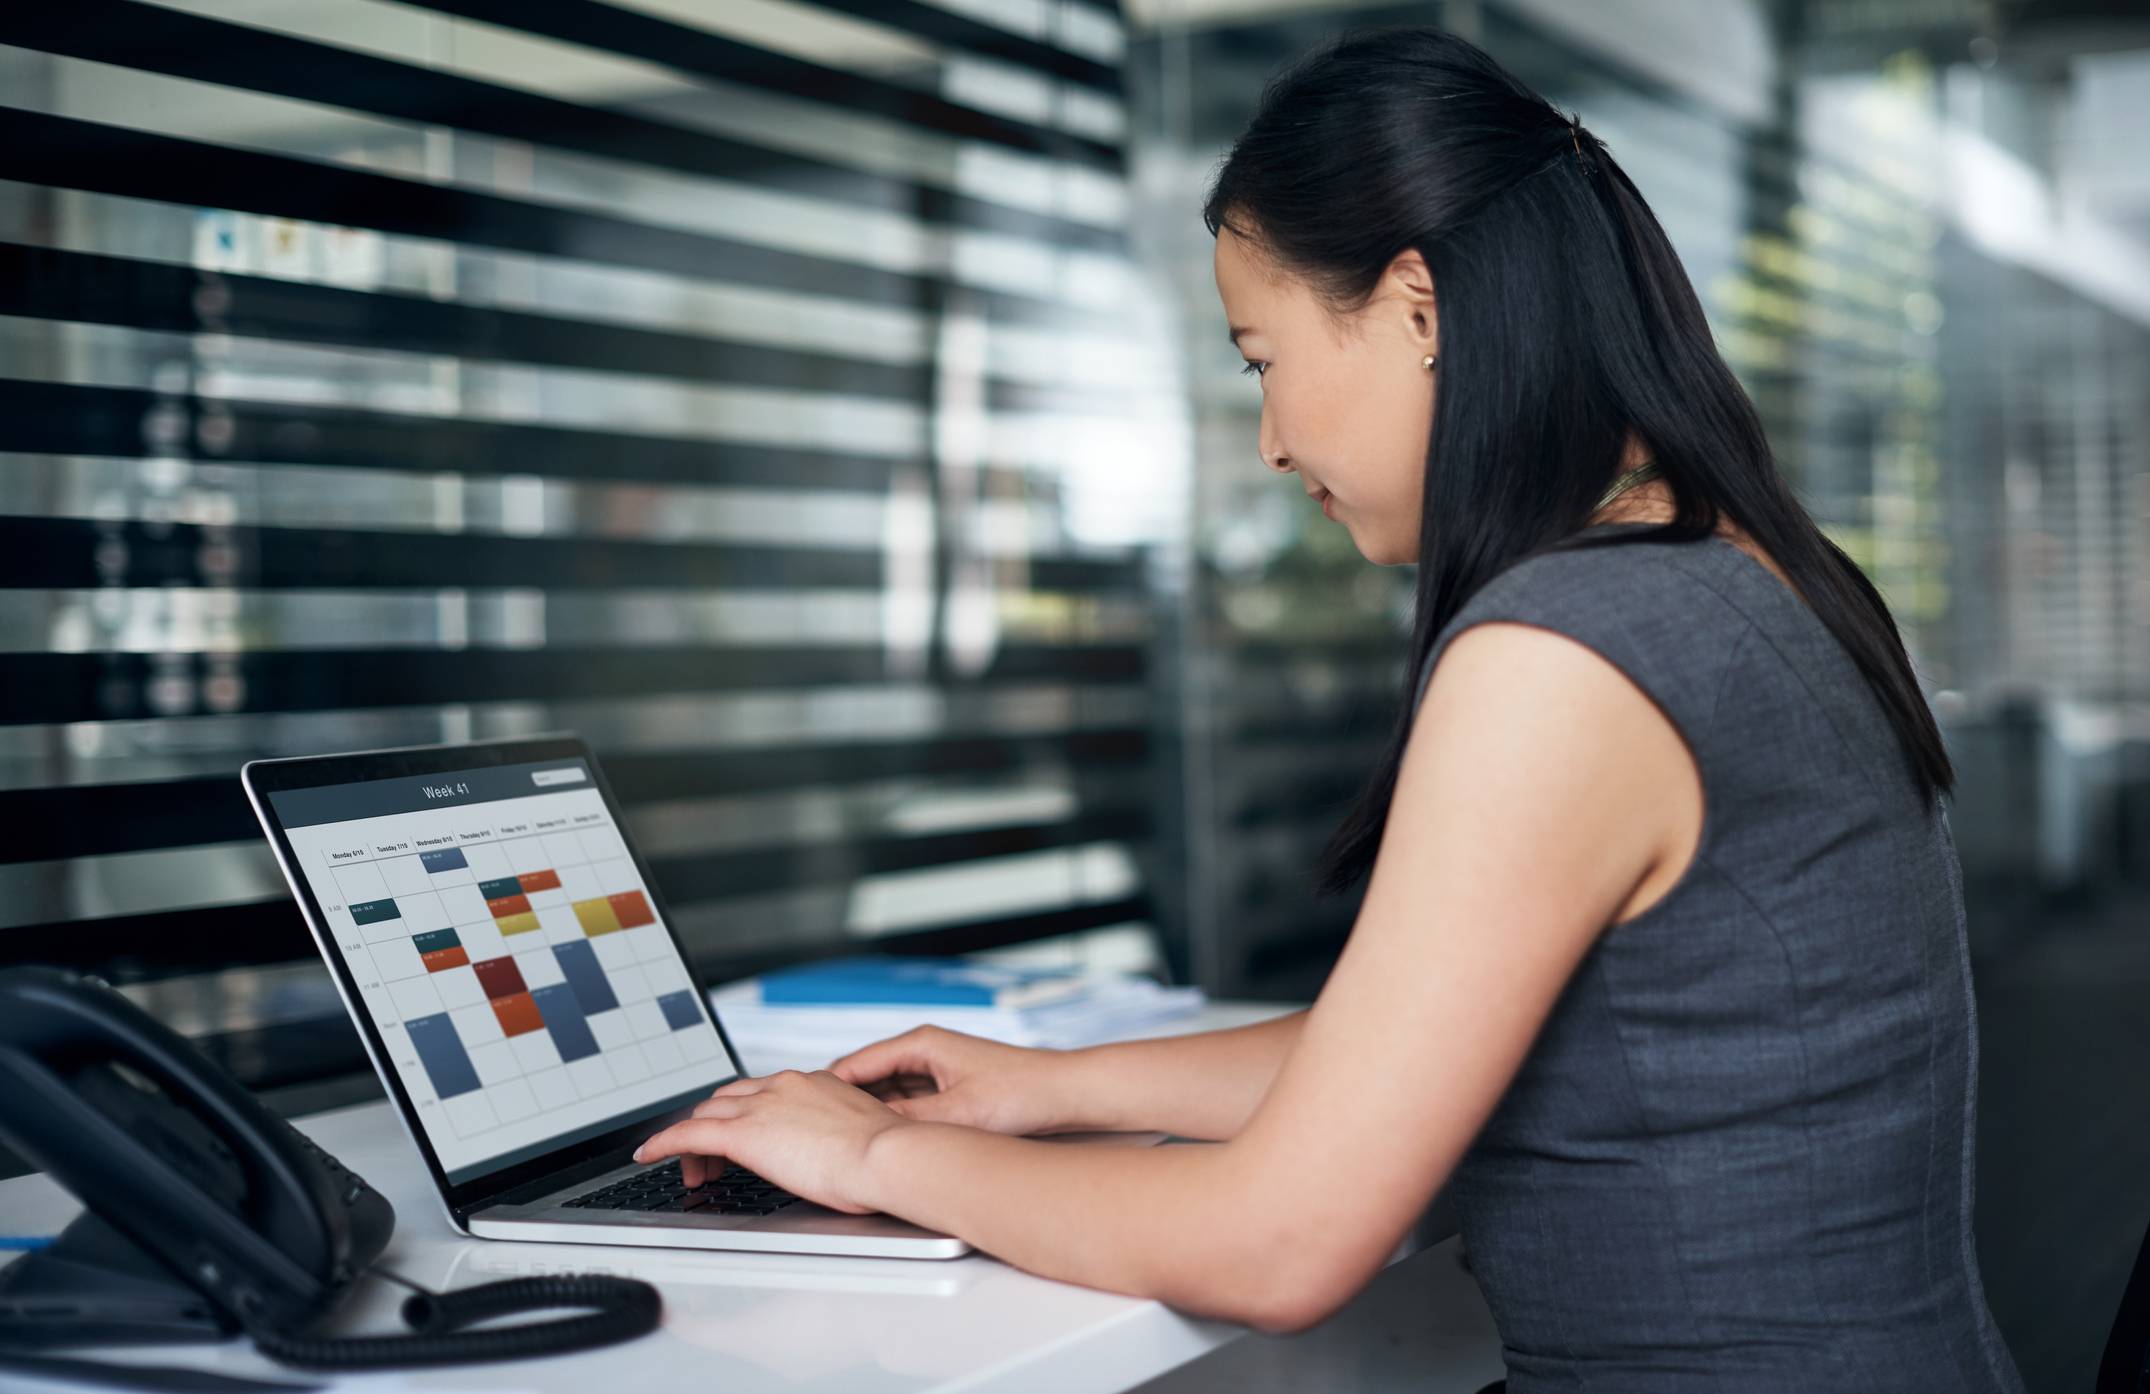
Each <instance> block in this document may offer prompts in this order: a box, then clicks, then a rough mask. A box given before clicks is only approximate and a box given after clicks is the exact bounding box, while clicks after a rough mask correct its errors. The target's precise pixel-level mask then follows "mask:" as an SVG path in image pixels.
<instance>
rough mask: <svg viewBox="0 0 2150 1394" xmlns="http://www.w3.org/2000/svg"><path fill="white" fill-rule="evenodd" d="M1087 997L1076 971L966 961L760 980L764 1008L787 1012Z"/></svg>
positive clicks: (923, 961)
mask: <svg viewBox="0 0 2150 1394" xmlns="http://www.w3.org/2000/svg"><path fill="white" fill-rule="evenodd" d="M1085 990H1086V984H1085V982H1084V980H1083V977H1082V975H1081V972H1080V970H1078V969H1074V968H1016V967H1010V966H1007V965H1004V964H998V963H980V962H977V961H975V960H973V959H967V958H894V957H881V956H869V957H858V958H838V959H831V960H829V961H828V962H826V963H806V964H801V965H800V966H799V967H796V968H779V969H777V970H776V971H774V972H770V973H764V974H763V975H762V977H761V1000H762V1002H763V1003H764V1004H765V1005H768V1006H785V1007H1031V1006H1036V1005H1038V1004H1039V1003H1041V1002H1052V1001H1059V1000H1061V999H1064V998H1068V997H1074V996H1077V995H1080V994H1081V993H1082V992H1084V991H1085Z"/></svg>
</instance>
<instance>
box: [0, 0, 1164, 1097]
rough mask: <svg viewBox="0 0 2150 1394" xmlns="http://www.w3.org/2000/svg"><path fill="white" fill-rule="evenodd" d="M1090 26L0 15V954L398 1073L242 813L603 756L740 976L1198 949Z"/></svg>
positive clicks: (922, 8) (553, 2) (1033, 4)
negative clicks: (333, 980) (267, 784)
mask: <svg viewBox="0 0 2150 1394" xmlns="http://www.w3.org/2000/svg"><path fill="white" fill-rule="evenodd" d="M1123 43H1124V39H1123V36H1122V31H1121V26H1120V20H1119V17H1118V15H1117V13H1116V12H1115V11H1114V10H1112V9H1110V8H1106V7H1101V6H1099V5H1097V4H1095V3H1091V2H1090V0H1030V2H1029V3H1014V2H1013V0H1010V3H1007V4H999V5H996V4H992V3H987V2H986V0H964V3H949V4H946V5H942V4H933V3H912V2H910V0H875V3H860V2H859V0H827V2H826V3H821V4H806V3H791V2H790V0H754V2H753V3H736V4H735V3H727V2H726V0H634V3H622V4H619V5H607V4H597V3H588V2H587V0H517V3H513V4H510V3H506V2H505V0H442V2H441V3H436V4H432V5H429V6H424V7H418V6H410V5H403V4H391V3H379V2H377V0H342V2H340V3H338V4H336V5H327V6H275V5H263V4H258V3H248V0H174V2H173V3H170V4H162V5H160V4H147V3H136V0H71V3H69V4H67V5H62V6H8V7H5V8H4V9H0V586H4V587H6V588H7V590H8V598H7V601H6V604H5V611H6V616H5V618H4V619H0V675H4V677H0V827H4V829H5V831H4V834H0V859H4V863H0V887H4V888H5V889H6V892H7V894H6V896H5V899H4V901H0V916H4V917H5V919H4V921H0V929H4V932H5V940H4V942H5V945H6V949H5V952H4V955H0V957H4V959H5V961H9V962H46V963H62V964H68V965H73V966H78V967H82V968H86V969H92V970H95V971H98V972H102V973H104V974H106V975H108V976H110V977H112V978H114V979H115V980H116V981H119V982H121V983H123V984H125V985H127V986H128V988H129V990H130V991H131V992H133V993H135V994H136V995H137V996H138V997H141V998H143V999H145V1000H148V1001H150V1002H151V1003H152V1004H153V1005H154V1006H156V1007H157V1008H158V1009H159V1010H160V1011H161V1012H163V1013H164V1014H165V1015H166V1016H168V1017H169V1018H170V1019H172V1020H174V1021H175V1022H177V1023H178V1024H179V1025H181V1026H182V1028H183V1029H186V1030H188V1031H189V1032H190V1033H192V1034H194V1035H195V1036H196V1037H198V1038H199V1039H202V1040H203V1041H205V1042H207V1043H208V1044H210V1045H211V1046H212V1048H213V1049H215V1050H216V1051H218V1052H219V1053H221V1055H222V1056H223V1058H224V1059H225V1060H226V1061H227V1062H228V1063H230V1064H231V1065H233V1066H234V1067H235V1068H237V1069H238V1070H239V1072H240V1073H241V1075H242V1077H244V1078H246V1079H247V1080H248V1081H249V1082H251V1083H253V1084H255V1085H257V1086H263V1087H275V1086H281V1085H294V1084H300V1083H305V1082H309V1081H321V1080H333V1079H348V1078H350V1077H351V1075H352V1072H354V1071H357V1070H359V1069H360V1068H361V1066H362V1062H361V1060H360V1058H359V1056H358V1054H357V1050H356V1041H355V1038H354V1037H353V1036H352V1035H351V1034H350V1032H349V1029H348V1027H347V1025H346V1024H345V1023H344V1021H343V1019H342V1014H341V1011H340V1009H339V1008H338V1007H337V1006H336V1004H335V1001H334V999H333V997H332V995H331V994H330V993H329V991H328V987H327V980H326V977H325V975H324V974H323V973H322V971H321V970H320V968H319V966H318V964H317V962H316V961H315V958H314V951H313V949H312V946H311V941H310V940H309V939H308V938H307V936H306V935H305V933H304V930H303V927H302V926H301V925H300V924H299V922H298V919H297V915H296V911H295V909H294V907H293V906H292V904H291V902H290V901H289V899H288V897H287V896H286V895H285V893H284V891H283V889H282V886H281V883H280V881H279V880H278V879H277V877H276V875H275V872H274V867H273V864H272V863H271V861H270V859H269V858H268V856H267V852H266V848H265V846H264V845H263V844H262V843H261V840H260V838H259V835H258V833H257V831H256V829H255V827H254V824H253V820H252V818H251V815H250V814H249V813H248V811H247V809H246V807H245V804H244V801H243V800H242V798H241V796H240V794H239V791H238V788H237V784H236V779H235V771H236V769H237V767H238V766H239V764H240V763H241V762H242V761H244V760H246V759H249V758H252V757H255V756H262V755H282V754H296V753H306V752H313V751H322V750H333V749H348V748H356V747H364V746H371V745H389V744H405V743H418V742H428V741H440V740H457V739H466V738H477V737H486V736H495V735H505V734H513V733H518V732H529V731H537V730H543V729H549V728H562V727H567V728H574V729H577V730H580V731H582V732H583V733H585V734H586V735H587V736H589V737H590V739H591V740H592V742H593V744H594V745H595V746H596V747H597V749H598V751H599V754H600V755H601V757H602V758H603V759H604V761H605V763H606V765H607V768H608V769H609V770H610V772H611V775H612V777H613V780H614V783H615V785H616V786H617V788H618V790H619V792H620V794H621V796H622V798H623V799H624V800H625V801H626V802H627V804H628V805H629V810H628V811H629V818H630V822H631V823H632V824H633V826H634V829H635V830H636V832H637V834H638V835H639V836H640V837H641V838H642V840H643V841H644V844H645V850H646V851H647V852H648V854H649V855H650V857H651V858H652V861H653V864H654V870H655V872H656V875H657V878H658V881H659V884H660V886H661V887H662V889H663V890H664V891H665V893H666V894H667V896H668V898H669V899H670V901H671V903H672V906H673V909H674V911H675V913H676V916H677V918H678V920H679V922H680V928H681V930H682V932H683V933H684V935H685V937H686V938H687V940H688V942H689V944H690V947H691V949H692V952H693V954H694V956H695V957H696V958H697V960H698V961H699V963H700V966H701V967H702V968H703V969H704V970H705V971H706V972H707V973H709V974H710V975H711V976H712V977H714V978H717V979H723V978H727V977H730V976H734V975H737V974H739V973H741V972H745V971H751V970H753V969H756V968H759V967H762V966H766V965H768V964H770V963H773V962H778V961H784V960H791V959H796V958H801V957H808V956H813V955H820V954H828V953H836V952H847V951H852V950H855V949H857V948H858V947H860V946H861V945H876V946H893V947H895V948H898V949H901V950H924V951H940V950H969V949H977V948H987V947H995V946H1005V945H1010V944H1015V943H1020V942H1026V941H1031V940H1036V939H1039V938H1041V937H1045V936H1054V935H1063V934H1070V933H1075V932H1079V931H1098V930H1105V929H1110V928H1112V927H1118V926H1130V925H1134V926H1144V927H1147V926H1150V925H1152V924H1153V923H1154V912H1155V910H1156V905H1155V896H1154V895H1153V891H1152V884H1151V883H1152V877H1151V875H1150V873H1149V861H1150V850H1151V847H1152V844H1153V840H1154V838H1155V837H1156V836H1157V835H1158V832H1159V829H1158V827H1157V826H1156V821H1157V810H1158V809H1159V807H1160V806H1161V805H1162V804H1163V803H1164V802H1166V801H1163V800H1160V798H1159V797H1158V791H1159V789H1160V787H1161V785H1160V780H1159V764H1160V762H1159V759H1158V751H1159V745H1160V742H1159V740H1158V738H1157V734H1156V732H1154V731H1153V730H1152V723H1153V721H1156V720H1159V718H1158V717H1157V716H1156V715H1155V714H1154V712H1153V704H1152V703H1151V702H1150V701H1149V700H1147V699H1148V695H1149V694H1150V693H1151V692H1152V691H1153V689H1154V687H1155V685H1156V683H1157V681H1158V674H1157V672H1156V671H1155V670H1156V668H1157V660H1156V659H1155V658H1154V657H1153V653H1152V649H1153V646H1154V641H1155V631H1156V603H1155V602H1154V601H1153V599H1152V586H1151V583H1150V581H1149V576H1150V574H1151V572H1152V571H1153V570H1154V568H1153V566H1152V564H1151V560H1150V559H1151V558H1152V556H1153V555H1154V554H1155V552H1156V550H1157V549H1156V548H1155V546H1154V545H1153V544H1155V543H1156V542H1158V541H1160V540H1169V539H1171V538H1173V537H1175V536H1177V535H1178V533H1179V531H1180V530H1181V529H1182V528H1183V526H1184V519H1183V517H1182V516H1181V514H1180V512H1179V511H1178V510H1180V509H1181V508H1182V505H1181V504H1180V503H1179V501H1178V500H1179V494H1180V492H1181V486H1180V484H1179V483H1178V477H1177V475H1176V474H1175V472H1174V471H1175V469H1176V465H1175V461H1176V460H1177V458H1178V456H1177V455H1176V454H1175V448H1174V445H1173V442H1174V441H1175V440H1177V439H1178V436H1177V434H1176V433H1177V432H1179V431H1181V430H1182V428H1181V427H1180V426H1178V425H1176V424H1175V420H1174V413H1175V412H1176V411H1177V410H1178V408H1176V407H1175V405H1174V403H1175V402H1176V401H1177V396H1176V389H1175V388H1174V386H1173V384H1172V382H1171V376H1172V372H1171V369H1170V368H1169V366H1167V365H1165V364H1162V363H1160V362H1158V361H1157V360H1156V354H1157V352H1158V349H1157V345H1161V344H1163V343H1164V342H1165V340H1164V339H1163V337H1162V336H1154V335H1152V334H1149V333H1146V332H1144V331H1145V326H1143V325H1142V324H1141V322H1140V318H1141V317H1140V315H1139V314H1138V313H1131V310H1130V307H1131V305H1132V304H1133V303H1134V302H1135V301H1136V300H1137V299H1138V298H1139V296H1138V290H1137V280H1136V277H1135V275H1134V273H1133V268H1132V265H1131V263H1130V260H1129V254H1128V249H1127V236H1126V215H1125V204H1126V199H1127V193H1126V175H1125V162H1124V157H1123V150H1122V134H1123V128H1124V124H1125V115H1124V110H1123V104H1122V103H1123V96H1122V92H1121V87H1120V77H1119V67H1120V50H1121V47H1122V46H1123Z"/></svg>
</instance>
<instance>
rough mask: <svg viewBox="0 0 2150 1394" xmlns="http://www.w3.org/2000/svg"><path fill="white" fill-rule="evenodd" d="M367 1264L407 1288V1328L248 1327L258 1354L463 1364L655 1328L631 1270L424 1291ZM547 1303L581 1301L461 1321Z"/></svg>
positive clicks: (607, 1341)
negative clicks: (513, 1322) (515, 1319)
mask: <svg viewBox="0 0 2150 1394" xmlns="http://www.w3.org/2000/svg"><path fill="white" fill-rule="evenodd" d="M372 1271H373V1272H375V1273H377V1274H379V1275H380V1276H381V1277H384V1278H387V1279H389V1280H390V1281H391V1282H396V1283H400V1284H402V1285H403V1286H404V1287H407V1288H409V1289H410V1290H411V1295H410V1296H409V1297H407V1298H405V1299H404V1302H403V1320H404V1323H405V1324H406V1325H407V1326H409V1327H410V1328H411V1332H410V1334H408V1335H393V1336H333V1337H308V1336H291V1335H284V1334H280V1333H278V1332H274V1331H263V1330H252V1329H250V1330H248V1332H247V1335H248V1336H250V1337H251V1338H252V1339H253V1342H254V1344H255V1346H256V1347H258V1348H259V1349H260V1351H261V1353H262V1354H263V1355H266V1356H268V1357H269V1358H270V1359H271V1360H274V1361H277V1362H279V1363H281V1364H285V1365H294V1366H298V1367H299V1368H301V1369H309V1370H379V1369H387V1368H391V1367H396V1366H405V1365H464V1364H473V1363H476V1362H479V1361H486V1360H525V1359H528V1358H530V1357H532V1356H538V1355H560V1354H564V1353H566V1352H568V1351H575V1350H588V1349H590V1348H591V1347H593V1346H607V1345H612V1344H613V1343H615V1342H618V1341H627V1340H632V1339H633V1338H635V1337H636V1336H641V1335H644V1334H646V1333H648V1332H650V1331H654V1330H655V1329H656V1328H657V1320H658V1318H659V1316H661V1315H662V1313H663V1306H664V1304H663V1301H662V1299H660V1298H659V1297H658V1295H657V1289H655V1288H654V1287H651V1286H650V1285H649V1284H648V1283H645V1282H643V1281H642V1280H641V1279H639V1278H616V1277H611V1276H607V1275H604V1274H597V1273H580V1274H569V1275H563V1276H559V1277H543V1278H508V1279H505V1280H503V1281H501V1282H497V1283H485V1284H482V1285H481V1286H478V1287H471V1288H461V1289H458V1290H457V1291H455V1292H430V1291H428V1290H427V1289H425V1288H423V1287H420V1286H419V1285H418V1284H416V1283H414V1282H412V1281H410V1280H409V1279H408V1278H404V1277H401V1276H399V1275H397V1274H395V1273H391V1272H389V1271H388V1270H387V1269H385V1268H381V1267H378V1266H376V1267H375V1268H374V1269H373V1270H372ZM554 1307H584V1308H588V1309H589V1310H588V1311H586V1312H585V1313H583V1314H582V1315H581V1316H572V1317H560V1318H558V1319H556V1320H553V1321H539V1322H531V1323H529V1324H527V1325H523V1326H504V1327H499V1328H495V1329H491V1330H485V1331H465V1330H464V1329H463V1328H464V1327H466V1326H470V1325H472V1324H473V1323H476V1322H481V1321H484V1320H486V1319H487V1318H490V1317H502V1316H510V1315H513V1314H515V1313H517V1312H536V1311H543V1310H545V1309H547V1308H554Z"/></svg>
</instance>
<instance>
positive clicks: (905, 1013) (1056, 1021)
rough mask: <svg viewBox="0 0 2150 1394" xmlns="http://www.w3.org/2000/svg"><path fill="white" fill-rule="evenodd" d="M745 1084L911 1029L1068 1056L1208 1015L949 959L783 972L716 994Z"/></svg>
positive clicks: (1181, 993) (1081, 979)
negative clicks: (747, 1078)
mask: <svg viewBox="0 0 2150 1394" xmlns="http://www.w3.org/2000/svg"><path fill="white" fill-rule="evenodd" d="M709 1000H710V1004H711V1005H712V1006H714V1007H715V1008H716V1012H717V1019H718V1020H719V1021H721V1022H723V1023H724V1030H725V1033H726V1034H727V1035H729V1036H730V1037H731V1040H732V1044H733V1045H734V1046H735V1047H737V1049H738V1051H739V1054H740V1056H741V1059H740V1065H741V1067H742V1068H744V1069H745V1070H746V1071H747V1072H748V1073H749V1074H756V1075H761V1074H768V1073H770V1072H771V1071H773V1070H785V1069H797V1070H818V1069H822V1068H824V1067H825V1066H827V1065H828V1063H829V1062H830V1061H831V1060H834V1059H836V1058H837V1057H838V1056H841V1055H848V1054H850V1053H851V1052H852V1051H854V1050H857V1049H858V1048H859V1047H860V1046H863V1045H869V1044H871V1043H872V1042H874V1041H878V1040H883V1039H885V1038H887V1037H889V1036H897V1035H901V1034H902V1033H903V1032H905V1031H908V1030H910V1029H911V1028H912V1027H914V1026H923V1025H934V1026H945V1027H947V1028H948V1029H949V1030H951V1031H964V1032H968V1033H969V1034H971V1035H973V1036H984V1037H987V1038H988V1039H991V1040H996V1041H1006V1042H1008V1043H1009V1044H1011V1045H1029V1046H1048V1047H1052V1048H1054V1049H1061V1050H1066V1049H1072V1048H1073V1047H1076V1046H1084V1045H1095V1044H1097V1043H1098V1042H1100V1041H1107V1040H1114V1039H1117V1038H1119V1037H1121V1036H1126V1035H1129V1034H1132V1033H1135V1032H1138V1031H1140V1030H1142V1029H1143V1028H1145V1027H1149V1026H1153V1025H1156V1024H1158V1023H1160V1022H1165V1021H1170V1020H1172V1019H1174V1018H1177V1017H1182V1016H1187V1015H1190V1014H1192V1013H1193V1012H1196V1011H1198V1010H1200V1009H1201V1006H1202V1001H1203V997H1202V991H1201V989H1200V988H1192V987H1178V988H1172V987H1160V986H1159V985H1158V984H1156V983H1154V982H1151V981H1150V980H1149V979H1147V978H1135V977H1121V976H1110V977H1092V976H1084V975H1082V974H1079V973H1075V972H1072V971H1069V970H1064V969H1035V968H1013V967H1007V966H1004V965H1000V964H984V963H979V962H975V961H973V960H968V959H949V958H852V959H838V960H835V961H833V962H830V963H822V964H809V965H806V966H804V967H800V968H788V969H780V970H778V971H776V972H773V973H769V974H765V975H764V976H762V977H760V978H746V979H743V980H741V981H739V982H736V983H730V984H727V985H726V986H724V987H720V988H717V989H715V990H713V991H712V992H711V993H710V994H709Z"/></svg>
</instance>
